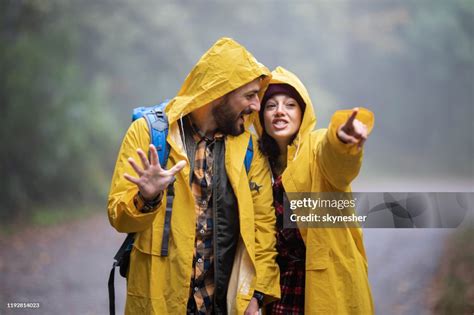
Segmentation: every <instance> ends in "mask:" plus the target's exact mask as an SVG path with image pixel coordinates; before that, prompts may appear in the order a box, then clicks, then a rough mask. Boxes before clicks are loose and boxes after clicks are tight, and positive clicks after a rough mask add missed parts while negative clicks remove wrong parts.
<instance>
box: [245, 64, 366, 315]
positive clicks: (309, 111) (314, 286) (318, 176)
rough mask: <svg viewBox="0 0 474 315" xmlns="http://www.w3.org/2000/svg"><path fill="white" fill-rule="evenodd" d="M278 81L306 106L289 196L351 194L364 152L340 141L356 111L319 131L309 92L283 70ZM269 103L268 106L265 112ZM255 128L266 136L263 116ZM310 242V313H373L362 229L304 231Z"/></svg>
mask: <svg viewBox="0 0 474 315" xmlns="http://www.w3.org/2000/svg"><path fill="white" fill-rule="evenodd" d="M272 83H286V84H289V85H291V86H293V87H294V88H295V89H296V90H297V91H298V93H299V94H300V95H301V97H302V98H303V100H304V102H305V103H306V109H305V112H304V115H303V119H302V123H301V127H300V130H299V133H298V135H297V137H296V138H295V140H294V141H293V143H292V144H291V145H289V147H288V160H287V168H286V170H285V171H284V173H283V174H282V180H283V185H284V188H285V191H286V192H332V191H344V192H349V191H350V189H351V188H350V183H351V181H352V180H353V179H354V178H355V177H356V176H357V174H358V173H359V169H360V167H361V163H362V150H360V151H358V150H357V149H356V148H355V147H354V146H352V148H351V146H349V145H346V144H344V143H342V142H341V141H339V140H338V138H337V135H336V131H337V128H338V127H339V126H340V125H341V124H342V123H344V122H345V121H346V120H347V118H348V117H349V116H350V114H351V112H352V111H351V110H343V111H337V112H336V113H335V114H334V115H333V117H332V119H331V122H330V125H329V128H328V129H318V130H315V131H313V129H314V128H315V126H316V115H315V113H314V110H313V105H312V102H311V99H310V97H309V93H308V91H307V90H306V88H305V87H304V85H303V84H302V83H301V81H300V80H299V79H298V78H297V77H296V76H295V75H294V74H293V73H291V72H290V71H288V70H286V69H284V68H282V67H278V68H276V69H275V70H274V71H273V72H272V80H271V82H270V84H272ZM263 106H264V104H262V108H263ZM252 118H253V120H254V123H255V129H256V130H257V131H258V132H259V133H260V134H261V131H262V126H261V125H260V123H259V121H258V116H257V115H256V114H254V115H253V117H252ZM356 118H357V119H359V120H361V121H362V122H363V123H365V124H366V125H367V126H368V130H369V133H370V131H371V130H372V128H373V124H374V117H373V114H372V112H370V111H369V110H367V109H364V108H360V111H359V114H358V115H357V117H356ZM300 231H301V234H302V236H303V238H304V241H305V244H306V284H305V286H306V287H305V314H338V315H339V314H361V315H362V314H364V315H366V314H372V313H374V307H373V302H372V296H371V292H370V287H369V282H368V272H367V270H368V269H367V257H366V255H365V250H364V245H363V242H362V230H361V229H358V228H307V229H300Z"/></svg>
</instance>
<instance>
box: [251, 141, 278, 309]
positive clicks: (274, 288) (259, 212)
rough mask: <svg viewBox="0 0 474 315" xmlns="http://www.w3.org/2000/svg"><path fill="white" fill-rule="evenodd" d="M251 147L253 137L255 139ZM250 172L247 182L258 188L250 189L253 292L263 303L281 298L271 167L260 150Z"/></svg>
mask: <svg viewBox="0 0 474 315" xmlns="http://www.w3.org/2000/svg"><path fill="white" fill-rule="evenodd" d="M253 140H254V148H256V147H257V146H256V144H257V141H256V138H255V137H254V139H253ZM254 152H255V153H254V157H253V160H252V166H251V168H250V172H249V178H250V181H252V182H255V183H258V184H259V185H260V186H261V187H260V188H259V189H258V191H257V190H252V198H253V204H254V211H255V264H256V274H257V282H256V285H255V290H256V291H260V292H262V293H264V294H265V303H268V302H270V301H273V300H275V299H278V298H280V270H279V268H278V265H277V264H276V256H277V252H276V230H275V229H276V225H275V224H276V218H275V209H274V208H273V192H272V183H271V174H270V167H269V165H268V163H267V160H266V159H265V157H264V156H263V155H262V153H261V152H260V150H255V151H254Z"/></svg>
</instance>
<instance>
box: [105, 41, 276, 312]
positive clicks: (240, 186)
mask: <svg viewBox="0 0 474 315" xmlns="http://www.w3.org/2000/svg"><path fill="white" fill-rule="evenodd" d="M270 76H271V74H270V72H269V70H268V69H267V68H265V67H264V66H263V65H261V64H260V63H258V62H257V61H256V60H255V58H254V57H253V56H252V55H251V54H250V53H249V52H248V51H247V50H246V49H245V48H244V47H242V46H241V45H239V44H238V43H236V42H235V41H233V40H232V39H229V38H222V39H220V40H218V41H217V42H216V43H215V44H214V45H213V46H212V47H211V48H210V49H209V50H208V51H207V52H206V53H205V54H204V55H203V56H202V57H201V59H200V60H199V61H198V63H197V64H196V65H195V67H194V68H193V70H192V71H191V73H190V74H189V75H188V77H187V78H186V80H185V81H184V83H183V85H182V87H181V89H180V91H179V92H178V95H177V96H176V97H175V98H173V99H172V100H171V101H170V103H169V104H168V106H167V107H166V114H167V117H168V123H169V133H168V137H167V142H168V143H169V145H170V155H169V160H168V165H167V166H168V167H167V170H164V169H162V168H161V167H160V164H159V161H158V156H157V152H156V148H155V147H154V146H153V145H150V134H149V130H148V125H147V123H146V121H145V120H144V119H138V120H136V121H135V122H133V123H132V125H131V126H130V128H129V130H128V131H127V133H126V135H125V138H124V140H123V143H122V146H121V148H120V152H119V155H118V159H117V162H116V166H115V171H114V175H113V178H112V183H111V188H110V194H109V200H108V216H109V220H110V223H111V224H112V226H113V227H114V228H115V229H117V231H119V232H124V233H132V232H134V233H136V235H135V242H134V247H133V250H132V253H131V257H130V267H129V271H128V277H127V278H128V281H127V301H126V306H125V313H126V314H184V313H188V314H189V313H192V314H225V313H238V314H242V313H244V312H246V313H247V314H250V313H251V314H254V313H255V312H256V311H258V307H259V304H260V305H261V304H262V302H263V301H262V300H263V299H267V300H272V299H275V298H278V297H279V271H278V267H277V265H276V263H275V257H276V251H275V217H274V209H273V207H272V201H273V200H272V192H271V177H270V173H269V168H268V167H267V164H266V161H265V159H264V157H263V156H262V155H261V154H260V153H259V152H258V150H255V152H254V154H253V160H252V163H251V167H250V170H249V172H248V174H247V172H246V169H245V167H244V157H245V155H246V151H247V147H248V144H249V140H250V141H254V145H253V147H254V148H256V145H257V143H256V140H255V138H253V137H252V136H251V134H250V133H249V132H248V131H247V130H246V129H245V126H246V125H247V121H246V120H247V118H246V117H247V116H248V115H249V114H250V113H252V112H254V111H258V110H259V109H260V100H259V97H261V95H262V94H263V91H264V89H265V88H266V86H267V85H268V82H269V80H270ZM148 156H149V158H148ZM171 182H174V184H173V185H174V192H175V197H174V201H173V209H172V216H171V231H170V238H169V254H168V255H167V256H162V255H161V251H160V249H161V246H162V235H163V226H164V216H165V202H161V200H162V199H163V200H166V193H167V187H168V185H169V184H170V183H171Z"/></svg>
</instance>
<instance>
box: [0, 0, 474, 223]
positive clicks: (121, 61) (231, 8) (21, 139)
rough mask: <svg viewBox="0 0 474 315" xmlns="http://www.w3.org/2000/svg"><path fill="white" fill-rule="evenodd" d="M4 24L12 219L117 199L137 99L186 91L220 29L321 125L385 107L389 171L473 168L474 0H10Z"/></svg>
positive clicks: (379, 160)
mask: <svg viewBox="0 0 474 315" xmlns="http://www.w3.org/2000/svg"><path fill="white" fill-rule="evenodd" d="M0 21H1V23H2V27H1V28H0V42H1V43H2V44H1V45H0V78H1V85H0V116H1V117H2V118H3V121H2V124H0V134H1V135H2V139H3V141H2V147H1V149H0V172H1V174H2V175H3V180H2V181H1V182H0V190H1V191H2V198H1V199H0V220H4V219H5V218H11V217H12V213H13V214H18V213H19V214H22V213H23V214H25V215H27V214H28V213H29V212H31V211H34V209H35V207H37V206H38V205H41V206H43V205H44V206H48V205H50V204H58V203H65V204H66V203H67V204H75V203H78V202H79V203H80V202H102V203H105V202H104V199H105V196H106V194H107V190H108V185H109V180H110V176H111V172H112V167H113V165H114V161H115V157H116V156H115V154H116V152H117V150H118V146H119V143H120V138H121V136H122V135H123V134H124V132H125V130H126V127H127V126H128V124H129V122H130V112H131V109H132V108H133V107H135V106H140V105H151V104H153V103H157V102H160V101H161V100H163V99H165V98H171V97H173V96H174V95H175V94H176V92H177V91H178V90H179V87H180V84H181V83H182V82H183V81H184V79H185V76H186V74H187V73H188V71H189V70H190V69H191V67H192V66H193V65H194V64H195V63H196V61H197V60H198V59H199V57H200V56H201V55H202V53H203V52H204V51H205V50H206V49H207V48H208V47H209V46H210V45H211V44H212V43H213V42H214V41H215V40H216V39H217V38H219V37H221V36H229V37H233V38H235V39H236V40H237V41H239V42H240V43H242V44H243V45H245V46H246V47H247V48H248V49H249V50H250V51H251V52H252V53H253V54H254V55H255V56H256V57H257V59H258V60H259V61H261V62H263V63H265V64H266V65H267V66H268V67H269V68H274V67H275V66H278V65H281V66H284V67H286V68H288V69H289V70H292V71H294V72H295V73H296V74H297V75H298V76H299V77H300V78H301V79H302V81H303V82H304V84H305V85H306V86H307V88H308V90H309V92H310V94H311V96H312V99H313V103H314V104H315V107H316V112H317V114H318V126H319V127H326V126H327V123H328V121H329V118H330V115H331V114H332V112H333V111H334V110H335V109H340V108H348V107H352V106H367V107H369V108H370V109H372V110H373V111H374V112H375V116H376V126H375V129H374V133H373V135H372V136H371V139H370V141H369V143H368V146H370V148H371V151H370V152H368V153H369V154H367V156H366V159H367V161H366V162H367V164H370V165H371V167H370V169H371V170H372V171H374V173H377V176H390V175H393V174H394V173H396V174H400V175H401V176H403V175H404V174H409V175H410V176H420V175H426V174H433V176H434V177H441V176H444V175H450V176H451V175H453V176H465V177H467V178H472V176H473V175H474V174H473V169H472V159H473V152H474V148H473V145H474V144H473V139H472V103H473V94H472V84H473V75H474V70H473V69H474V54H473V34H474V22H473V21H474V2H473V1H472V0H456V1H442V0H435V1H426V0H410V1H377V2H375V1H363V2H360V1H296V2H288V1H241V2H239V3H238V4H236V3H234V2H226V1H215V0H206V1H198V2H191V1H184V0H181V1H163V0H159V1H146V2H143V3H141V2H140V3H137V2H133V3H132V2H128V1H111V0H104V1H93V0H81V1H70V0H68V1H64V0H42V1H37V0H22V1H17V0H6V1H0ZM427 122H429V126H430V129H429V130H425V129H423V124H424V123H427ZM446 126H447V127H446ZM452 126H454V128H453V127H452ZM445 127H446V128H445ZM426 157H429V160H428V161H425V160H424V159H425V158H426ZM420 161H423V162H420ZM387 165H391V167H392V168H393V170H391V171H390V170H389V171H387ZM413 165H416V168H417V169H416V170H413ZM404 170H406V171H405V173H404Z"/></svg>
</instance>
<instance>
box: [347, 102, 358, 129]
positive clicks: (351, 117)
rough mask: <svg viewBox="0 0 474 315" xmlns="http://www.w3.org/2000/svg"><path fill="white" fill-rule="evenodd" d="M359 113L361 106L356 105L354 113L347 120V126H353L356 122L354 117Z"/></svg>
mask: <svg viewBox="0 0 474 315" xmlns="http://www.w3.org/2000/svg"><path fill="white" fill-rule="evenodd" d="M358 113H359V107H354V108H353V109H352V113H351V115H350V116H349V118H348V119H347V121H346V126H352V125H353V124H354V119H355V118H356V116H357V114H358Z"/></svg>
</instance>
